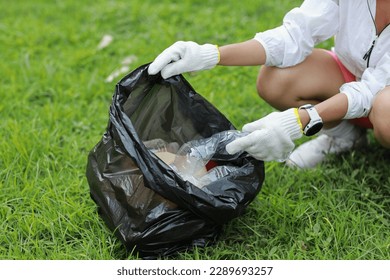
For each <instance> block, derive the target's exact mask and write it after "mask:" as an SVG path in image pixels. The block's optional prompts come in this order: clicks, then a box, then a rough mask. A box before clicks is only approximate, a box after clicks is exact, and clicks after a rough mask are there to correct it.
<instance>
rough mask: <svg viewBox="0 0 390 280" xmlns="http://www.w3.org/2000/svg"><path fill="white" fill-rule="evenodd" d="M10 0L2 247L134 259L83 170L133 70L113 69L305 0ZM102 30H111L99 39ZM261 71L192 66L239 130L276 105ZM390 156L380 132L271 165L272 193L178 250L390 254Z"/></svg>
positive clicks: (4, 14)
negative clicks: (297, 163) (353, 144)
mask: <svg viewBox="0 0 390 280" xmlns="http://www.w3.org/2000/svg"><path fill="white" fill-rule="evenodd" d="M0 2H1V9H0V61H1V63H0V82H1V86H0V96H1V102H0V116H1V122H0V131H1V138H0V259H11V260H14V259H28V260H35V259H44V260H48V259H55V260H58V259H60V260H64V259H66V260H68V259H92V260H99V259H105V260H111V259H136V258H137V256H134V255H130V254H129V253H128V252H126V250H125V249H124V247H123V246H122V245H121V243H120V242H119V241H118V240H117V239H116V237H115V236H114V235H113V233H112V232H110V231H109V230H108V229H107V227H106V226H105V224H104V222H103V221H102V220H101V219H100V217H99V216H98V214H97V212H96V205H95V203H94V202H93V201H92V200H91V198H90V195H89V186H88V183H87V180H86V176H85V168H86V163H87V156H88V153H89V151H90V150H91V149H92V148H93V146H94V145H95V144H96V143H97V142H98V141H99V140H100V138H101V136H102V134H103V133H104V131H105V128H106V125H107V121H108V109H109V105H110V103H111V97H112V94H113V91H114V87H115V84H116V82H117V81H118V80H119V79H120V78H121V77H122V76H124V75H125V73H121V74H119V76H116V77H114V78H112V79H109V80H107V77H108V76H109V75H110V74H111V73H113V72H114V71H115V70H117V69H120V68H121V67H123V66H127V67H128V69H127V70H128V71H131V70H132V69H135V68H136V67H138V66H139V65H141V64H144V63H147V62H150V61H152V60H153V59H154V57H155V56H156V55H158V54H159V53H160V52H161V51H162V50H163V49H164V48H165V47H167V46H169V45H170V44H172V43H173V42H175V41H177V40H193V41H196V42H199V43H206V42H210V43H215V44H218V45H224V44H228V43H233V42H239V41H244V40H247V39H250V38H252V37H253V36H254V34H255V33H256V32H258V31H261V30H265V29H267V28H272V27H275V26H277V25H279V24H280V23H281V20H282V18H283V15H284V13H285V12H286V11H288V10H289V9H291V8H293V7H295V6H297V5H299V4H300V3H301V1H295V0H294V1H287V0H275V1H271V0H268V1H259V0H241V1H233V0H228V1H217V0H208V1H203V0H183V1H176V2H174V1H168V0H159V1H157V0H144V1H125V0H121V1H119V0H118V1H116V0H110V1H103V0H94V1H92V0H86V1H75V0H68V1H47V0H19V1H5V0H0ZM104 35H110V36H112V38H113V41H112V43H111V44H109V45H108V46H107V47H105V48H103V49H99V48H98V45H99V42H100V41H101V39H102V38H103V36H104ZM331 43H332V42H331V41H329V42H325V43H323V44H322V45H321V47H324V48H330V47H331ZM124 60H126V61H124ZM257 73H258V67H230V68H229V67H216V68H215V69H212V70H210V71H203V72H200V73H196V74H191V75H189V74H186V78H187V80H188V81H189V82H190V83H191V85H192V86H193V87H194V88H195V89H196V90H197V91H198V92H199V93H200V94H202V95H203V96H205V97H206V98H207V99H208V100H209V101H210V102H211V103H213V104H214V105H215V106H216V107H217V108H218V109H219V110H220V111H221V112H222V113H223V114H224V115H225V116H226V117H227V118H228V119H229V120H231V122H232V123H233V124H234V125H235V126H236V127H237V128H240V127H242V125H243V124H245V123H246V122H249V121H253V120H255V119H258V118H260V117H261V116H263V115H265V114H267V113H269V112H271V111H272V108H271V107H269V106H268V105H267V104H265V102H263V101H262V100H260V99H259V98H258V97H257V93H256V90H255V81H256V76H257ZM300 141H304V140H300ZM389 158H390V152H389V151H387V150H384V149H382V148H380V146H379V145H378V144H377V143H376V142H375V140H374V139H373V137H372V135H371V134H370V145H369V146H368V147H367V148H365V149H363V150H359V151H354V152H352V153H348V154H344V155H341V156H337V157H330V158H329V160H328V161H327V162H326V163H325V164H323V165H321V166H319V167H318V168H316V169H313V170H308V171H298V170H292V169H289V168H287V167H285V166H284V165H283V164H281V163H267V164H266V167H265V169H266V180H265V182H264V185H263V188H262V190H261V192H260V194H259V195H258V197H257V198H256V199H255V201H254V202H253V203H252V204H251V205H250V206H249V207H248V209H247V211H246V213H245V214H244V215H243V216H241V217H239V218H236V219H234V220H233V221H231V222H230V223H228V224H227V225H226V226H225V228H224V232H223V234H222V235H221V237H220V238H219V240H218V242H217V244H215V245H214V246H210V247H207V248H205V249H202V248H194V249H193V250H188V251H186V252H181V253H180V254H179V255H175V256H173V257H172V258H174V259H186V260H192V259H202V260H206V259H212V260H214V259H271V260H275V259H290V260H296V259H297V260H306V259H332V260H333V259H363V260H367V259H387V260H388V259H390V235H389V231H390V177H389V171H388V166H389V164H390V159H389Z"/></svg>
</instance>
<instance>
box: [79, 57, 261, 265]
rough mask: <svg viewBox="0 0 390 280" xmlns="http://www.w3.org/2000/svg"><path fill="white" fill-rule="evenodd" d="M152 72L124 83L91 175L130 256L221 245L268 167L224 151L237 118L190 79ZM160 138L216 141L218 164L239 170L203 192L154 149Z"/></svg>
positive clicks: (102, 209)
mask: <svg viewBox="0 0 390 280" xmlns="http://www.w3.org/2000/svg"><path fill="white" fill-rule="evenodd" d="M147 67H148V64H146V65H143V66H141V67H139V68H137V69H136V70H134V71H133V72H131V73H130V74H128V75H127V76H125V77H124V78H123V79H122V80H121V81H120V82H119V83H118V84H117V85H116V89H115V94H114V96H113V99H112V104H111V106H110V111H109V123H108V125H107V130H106V132H105V133H104V135H103V137H102V139H101V140H100V141H99V143H98V144H97V145H96V146H95V147H94V148H93V150H92V151H91V152H90V153H89V156H88V164H87V170H86V175H87V179H88V183H89V186H90V194H91V197H92V199H93V200H94V201H95V202H96V204H97V206H98V211H99V214H100V216H101V217H102V218H103V220H104V221H105V223H106V225H107V226H108V227H109V228H110V229H111V230H112V231H114V232H115V234H116V236H117V237H118V238H119V239H120V240H121V242H122V243H123V244H124V245H125V246H126V248H127V250H129V251H130V252H134V253H138V255H139V256H140V257H142V258H158V257H162V256H167V255H169V254H171V253H174V252H176V251H179V250H182V249H186V248H190V247H192V246H201V247H204V246H206V245H209V244H213V243H214V242H215V241H216V240H217V237H218V235H219V234H220V233H221V230H222V228H223V225H224V224H226V223H227V222H229V221H230V220H232V219H233V218H235V217H238V216H240V215H241V214H242V213H243V211H244V210H245V208H246V207H247V206H248V204H249V203H250V202H251V201H252V200H253V199H254V198H255V197H256V195H257V194H258V192H259V191H260V189H261V186H262V183H263V180H264V164H263V162H262V161H258V160H256V159H254V158H252V157H249V156H248V155H247V154H245V153H241V154H236V155H228V154H227V153H226V151H225V149H224V146H225V145H226V143H227V142H228V141H230V140H232V139H233V138H234V137H235V136H237V134H236V133H235V132H234V129H235V128H234V126H233V125H232V124H231V123H230V122H229V120H227V118H226V117H224V116H223V115H222V114H221V113H220V112H219V111H218V110H217V109H216V108H215V107H214V106H213V105H211V104H210V103H209V102H208V101H207V100H205V98H203V97H202V96H201V95H199V94H198V93H196V92H195V90H194V89H193V88H192V87H191V85H190V84H189V83H188V82H187V81H186V80H185V79H184V77H183V76H181V75H178V76H174V77H171V78H169V79H166V80H164V79H162V77H161V76H160V75H154V76H149V75H148V73H147ZM226 131H228V132H226ZM224 132H226V134H225V133H224ZM155 139H159V140H162V141H164V142H166V143H176V144H177V145H178V146H185V145H187V146H188V143H198V144H199V143H203V145H204V144H205V143H206V144H207V143H212V145H214V146H213V147H214V152H213V153H214V154H213V155H211V156H212V157H211V159H210V162H212V163H213V166H225V167H228V169H229V168H230V167H235V168H234V169H231V170H230V171H229V172H227V173H225V174H224V175H223V176H222V177H220V178H218V179H216V180H215V181H212V182H209V183H207V184H205V185H204V186H202V187H199V186H196V185H194V184H193V183H192V182H190V181H188V180H185V178H183V177H182V176H180V175H179V174H178V173H177V172H176V171H175V170H174V169H173V168H172V166H171V165H169V164H167V162H165V161H163V160H162V159H161V158H160V157H158V156H157V155H156V154H155V153H154V152H153V151H152V149H151V148H150V147H147V145H146V143H150V141H152V142H153V141H154V140H155ZM202 139H204V140H202ZM207 139H213V141H208V140H207ZM229 139H230V140H229ZM191 141H192V142H191ZM198 146H199V145H198ZM214 168H215V167H214Z"/></svg>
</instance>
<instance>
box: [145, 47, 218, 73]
mask: <svg viewBox="0 0 390 280" xmlns="http://www.w3.org/2000/svg"><path fill="white" fill-rule="evenodd" d="M219 60H220V54H219V50H218V46H216V45H211V44H204V45H199V44H197V43H195V42H191V41H189V42H183V41H178V42H176V43H174V44H173V45H172V46H170V47H169V48H167V49H165V50H164V51H163V52H162V53H161V54H160V55H159V56H157V57H156V59H155V60H154V61H153V62H152V63H151V64H150V65H149V68H148V73H149V74H150V75H155V74H157V73H158V72H160V71H161V76H162V77H163V78H164V79H167V78H169V77H172V76H174V75H178V74H182V73H186V72H192V71H199V70H206V69H211V68H213V67H214V66H216V65H217V64H218V62H219Z"/></svg>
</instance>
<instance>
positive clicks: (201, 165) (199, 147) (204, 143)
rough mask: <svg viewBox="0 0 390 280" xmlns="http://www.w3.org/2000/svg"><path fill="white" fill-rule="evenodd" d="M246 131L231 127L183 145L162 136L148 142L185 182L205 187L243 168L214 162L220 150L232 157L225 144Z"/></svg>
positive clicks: (146, 143)
mask: <svg viewBox="0 0 390 280" xmlns="http://www.w3.org/2000/svg"><path fill="white" fill-rule="evenodd" d="M243 135H246V133H243V132H239V131H234V130H228V131H223V132H219V133H216V134H214V135H212V136H211V137H209V138H202V139H199V140H192V141H189V142H187V143H185V144H184V145H182V146H181V147H180V146H179V144H178V143H177V142H173V143H167V142H165V141H164V140H162V139H153V140H150V141H146V142H144V145H145V146H146V147H147V148H148V149H149V151H151V152H153V153H154V154H155V155H157V156H158V157H159V158H160V159H161V160H162V161H164V162H165V163H166V164H168V165H169V166H170V167H171V168H172V170H173V171H175V172H176V173H177V174H178V175H179V176H181V178H182V179H183V180H184V181H189V182H191V183H192V184H193V185H195V186H196V187H199V188H202V187H203V186H205V185H208V184H210V183H212V182H214V181H217V180H219V179H221V178H223V177H225V176H228V175H230V174H232V173H234V172H236V171H238V170H239V169H240V167H238V166H230V165H216V163H215V162H214V161H211V159H212V158H213V156H214V155H215V154H216V153H217V150H218V153H219V154H220V155H221V154H225V156H228V154H227V152H226V150H225V146H226V145H227V144H228V143H229V142H232V141H233V140H235V139H237V138H239V137H242V136H243Z"/></svg>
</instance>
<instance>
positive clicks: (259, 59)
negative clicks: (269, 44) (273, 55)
mask: <svg viewBox="0 0 390 280" xmlns="http://www.w3.org/2000/svg"><path fill="white" fill-rule="evenodd" d="M219 53H220V61H219V63H218V65H224V66H254V65H263V64H264V63H265V50H264V47H263V45H262V44H260V43H259V42H258V41H256V40H248V41H245V42H242V43H236V44H231V45H226V46H222V47H219Z"/></svg>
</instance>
